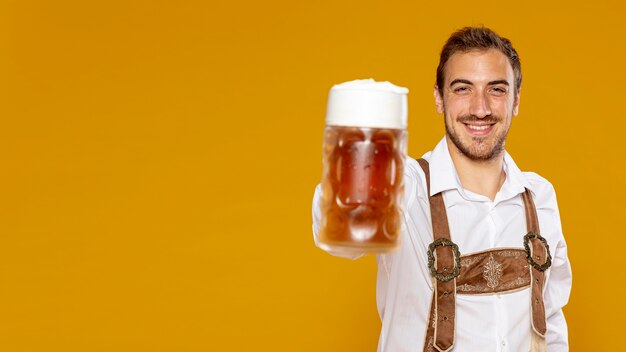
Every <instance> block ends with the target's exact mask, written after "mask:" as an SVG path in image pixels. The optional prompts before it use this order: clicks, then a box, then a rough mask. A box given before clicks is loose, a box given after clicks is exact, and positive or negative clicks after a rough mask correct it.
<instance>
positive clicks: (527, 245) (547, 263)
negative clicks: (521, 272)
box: [524, 231, 552, 272]
mask: <svg viewBox="0 0 626 352" xmlns="http://www.w3.org/2000/svg"><path fill="white" fill-rule="evenodd" d="M531 238H536V239H538V240H539V241H541V243H543V246H544V247H545V248H546V253H547V257H546V261H545V263H543V264H539V263H537V262H536V261H535V260H534V259H533V257H532V255H531V252H530V239H531ZM524 249H525V250H526V259H528V263H530V265H532V266H533V268H535V269H537V270H539V271H542V272H543V271H546V270H547V269H548V268H549V267H550V265H552V255H551V254H550V247H549V246H548V241H546V239H545V238H543V237H542V236H541V235H540V234H538V233H536V232H534V231H530V232H529V233H527V234H526V236H524ZM535 255H536V257H537V259H540V258H541V255H538V254H535Z"/></svg>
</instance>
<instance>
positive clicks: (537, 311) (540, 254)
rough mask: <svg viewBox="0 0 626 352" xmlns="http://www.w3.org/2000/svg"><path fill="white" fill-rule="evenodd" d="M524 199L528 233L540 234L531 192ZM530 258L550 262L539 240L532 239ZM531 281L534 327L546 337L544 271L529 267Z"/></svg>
mask: <svg viewBox="0 0 626 352" xmlns="http://www.w3.org/2000/svg"><path fill="white" fill-rule="evenodd" d="M522 199H523V200H524V209H525V210H526V230H527V231H528V232H534V233H536V234H538V235H539V234H540V233H539V220H538V219H537V209H536V208H535V202H534V201H533V196H532V194H531V193H530V190H528V189H526V191H525V192H524V193H522ZM530 243H531V246H529V247H530V256H531V258H532V259H533V260H534V261H535V262H536V263H540V264H543V263H545V262H546V261H547V260H548V249H547V248H546V247H545V246H544V245H543V243H542V242H541V241H540V240H539V239H537V238H531V239H530ZM529 268H530V279H531V294H530V299H531V304H530V306H531V312H532V319H531V322H532V327H533V330H535V331H536V332H537V333H538V334H539V335H541V336H545V334H546V330H547V327H546V309H545V306H544V303H543V286H544V284H545V275H544V272H543V271H539V270H537V269H536V268H534V267H533V266H531V265H529Z"/></svg>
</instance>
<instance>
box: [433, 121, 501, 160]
mask: <svg viewBox="0 0 626 352" xmlns="http://www.w3.org/2000/svg"><path fill="white" fill-rule="evenodd" d="M444 113H445V112H444ZM444 120H445V125H446V135H447V136H448V138H450V140H451V141H452V143H454V145H455V146H456V147H457V149H458V150H460V151H461V153H462V154H463V155H465V156H466V157H467V158H469V159H470V160H474V161H488V160H492V159H494V158H496V157H497V156H499V155H501V153H502V151H504V144H505V141H506V135H507V134H508V132H509V129H508V127H507V128H505V129H504V130H503V131H501V132H499V134H497V135H493V136H486V137H470V138H471V143H466V142H464V141H462V140H461V136H460V134H459V133H457V132H456V131H455V129H454V127H453V126H450V125H449V124H448V119H447V118H445V119H444ZM456 121H457V122H458V123H460V124H463V123H468V122H477V121H481V122H487V123H496V122H500V121H502V119H500V118H498V117H496V116H493V115H492V116H488V117H485V118H482V119H479V118H477V117H475V116H461V117H459V118H457V119H456Z"/></svg>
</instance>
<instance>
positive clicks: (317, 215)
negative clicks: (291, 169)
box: [312, 184, 365, 259]
mask: <svg viewBox="0 0 626 352" xmlns="http://www.w3.org/2000/svg"><path fill="white" fill-rule="evenodd" d="M321 202H322V185H321V184H318V185H317V187H315V193H314V194H313V209H312V212H313V241H314V242H315V245H316V246H317V247H319V248H321V247H320V245H319V241H318V236H319V231H320V227H321V223H322V210H321V207H320V204H321ZM326 252H327V253H328V254H331V255H334V256H336V257H342V258H348V259H358V258H360V257H362V256H364V255H365V253H353V252H350V253H345V252H341V251H330V250H326Z"/></svg>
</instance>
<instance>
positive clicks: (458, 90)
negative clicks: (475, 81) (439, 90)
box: [452, 86, 470, 94]
mask: <svg viewBox="0 0 626 352" xmlns="http://www.w3.org/2000/svg"><path fill="white" fill-rule="evenodd" d="M452 91H453V92H454V93H457V94H463V93H468V92H469V91H470V88H469V87H468V86H458V87H455V88H453V89H452Z"/></svg>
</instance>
